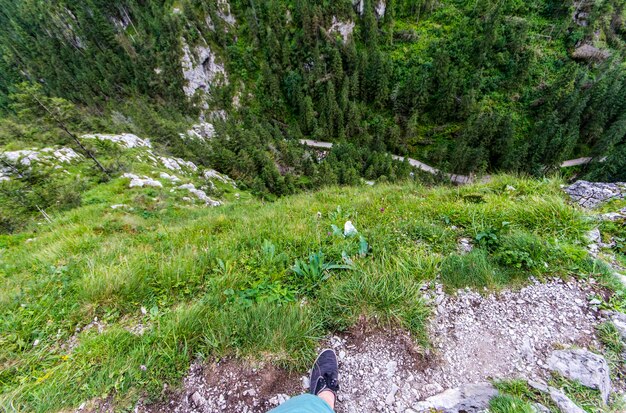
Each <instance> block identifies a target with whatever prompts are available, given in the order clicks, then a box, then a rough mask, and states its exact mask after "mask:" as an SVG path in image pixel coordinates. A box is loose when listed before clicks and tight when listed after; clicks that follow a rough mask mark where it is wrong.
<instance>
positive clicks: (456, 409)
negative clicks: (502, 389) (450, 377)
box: [413, 383, 498, 413]
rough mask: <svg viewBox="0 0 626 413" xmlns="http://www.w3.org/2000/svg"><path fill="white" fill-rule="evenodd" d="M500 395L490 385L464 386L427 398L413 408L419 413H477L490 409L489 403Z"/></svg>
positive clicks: (475, 384)
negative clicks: (433, 411)
mask: <svg viewBox="0 0 626 413" xmlns="http://www.w3.org/2000/svg"><path fill="white" fill-rule="evenodd" d="M497 395H498V390H496V388H495V387H493V386H492V385H491V384H490V383H474V384H464V385H462V386H460V387H457V388H455V389H448V390H446V391H444V392H443V393H440V394H437V395H435V396H432V397H429V398H427V399H426V400H425V401H422V402H419V403H417V404H416V405H415V406H413V409H415V410H416V411H418V412H425V411H432V410H435V411H441V412H443V413H460V412H464V413H475V412H480V411H482V410H485V409H487V408H488V407H489V401H490V400H491V399H492V398H493V397H495V396H497Z"/></svg>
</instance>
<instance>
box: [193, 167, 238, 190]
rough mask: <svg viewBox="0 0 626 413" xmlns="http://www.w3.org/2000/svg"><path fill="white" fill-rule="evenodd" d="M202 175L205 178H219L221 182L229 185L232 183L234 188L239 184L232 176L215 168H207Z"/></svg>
mask: <svg viewBox="0 0 626 413" xmlns="http://www.w3.org/2000/svg"><path fill="white" fill-rule="evenodd" d="M202 176H204V179H207V180H209V181H210V180H212V179H217V180H218V181H220V182H223V183H225V184H228V185H232V187H233V188H237V184H236V183H235V181H234V180H232V179H231V178H230V177H228V176H226V175H223V174H221V173H219V172H217V171H216V170H214V169H207V170H205V171H204V172H203V173H202Z"/></svg>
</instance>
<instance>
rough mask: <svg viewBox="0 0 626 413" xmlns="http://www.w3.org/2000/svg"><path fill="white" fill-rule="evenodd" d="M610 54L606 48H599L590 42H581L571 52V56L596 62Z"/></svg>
mask: <svg viewBox="0 0 626 413" xmlns="http://www.w3.org/2000/svg"><path fill="white" fill-rule="evenodd" d="M610 56H611V53H610V52H609V51H608V50H603V49H599V48H597V47H595V46H593V45H591V44H583V45H581V46H578V47H577V48H576V49H574V51H573V52H572V57H573V58H574V59H580V60H592V61H596V62H601V61H604V60H606V59H608V58H609V57H610Z"/></svg>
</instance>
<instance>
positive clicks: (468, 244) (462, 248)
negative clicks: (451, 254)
mask: <svg viewBox="0 0 626 413" xmlns="http://www.w3.org/2000/svg"><path fill="white" fill-rule="evenodd" d="M457 249H458V250H459V252H460V253H461V254H467V253H469V252H472V250H473V249H474V247H473V245H472V241H471V240H470V239H469V238H461V239H459V243H458V248H457Z"/></svg>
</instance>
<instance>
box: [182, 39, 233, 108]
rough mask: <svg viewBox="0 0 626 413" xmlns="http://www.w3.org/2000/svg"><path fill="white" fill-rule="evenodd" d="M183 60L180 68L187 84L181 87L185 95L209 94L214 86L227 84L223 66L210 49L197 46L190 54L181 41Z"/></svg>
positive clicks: (186, 46) (187, 47) (185, 44)
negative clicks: (199, 92)
mask: <svg viewBox="0 0 626 413" xmlns="http://www.w3.org/2000/svg"><path fill="white" fill-rule="evenodd" d="M182 43H183V58H182V60H181V66H182V68H183V77H184V78H185V80H186V81H187V84H186V85H185V86H183V89H184V91H185V94H186V95H187V96H188V97H192V96H194V95H195V94H196V92H198V91H201V92H204V93H209V92H210V90H211V88H212V87H213V86H214V85H218V84H222V83H228V77H227V75H226V70H225V69H224V65H223V64H221V63H219V62H218V60H217V56H216V55H215V53H213V51H211V48H210V47H209V46H208V45H206V46H197V47H196V48H195V49H194V51H193V52H192V51H191V49H190V48H189V45H188V44H187V42H186V41H185V40H184V39H183V40H182Z"/></svg>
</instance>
